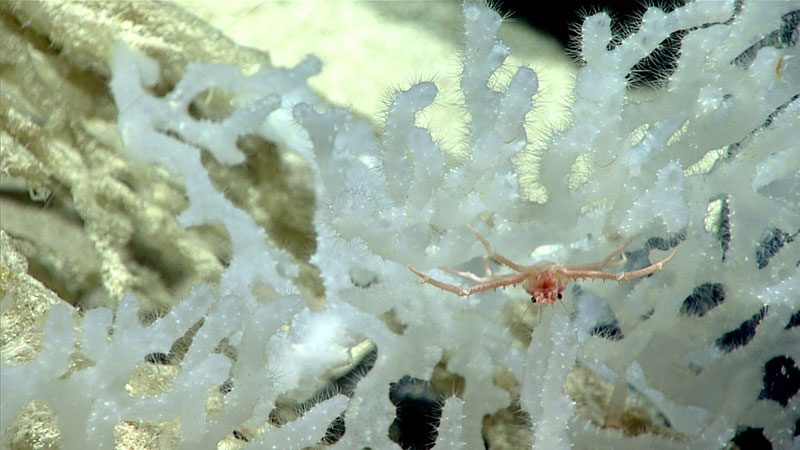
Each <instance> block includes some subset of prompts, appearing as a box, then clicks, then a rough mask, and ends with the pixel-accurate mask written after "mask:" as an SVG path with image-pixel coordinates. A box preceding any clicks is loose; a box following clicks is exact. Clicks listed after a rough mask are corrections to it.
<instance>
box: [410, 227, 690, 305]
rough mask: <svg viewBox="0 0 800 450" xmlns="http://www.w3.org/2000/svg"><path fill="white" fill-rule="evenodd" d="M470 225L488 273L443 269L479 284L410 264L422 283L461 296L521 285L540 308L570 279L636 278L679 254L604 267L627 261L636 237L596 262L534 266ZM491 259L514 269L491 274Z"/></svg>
mask: <svg viewBox="0 0 800 450" xmlns="http://www.w3.org/2000/svg"><path fill="white" fill-rule="evenodd" d="M467 228H469V231H471V232H472V234H474V235H475V237H477V238H478V240H480V241H481V243H482V244H483V246H484V247H485V248H486V253H487V255H486V256H484V257H483V267H484V269H485V271H486V273H485V275H484V276H482V277H481V276H478V275H476V274H474V273H472V272H462V271H458V270H454V269H450V268H448V267H442V270H444V271H446V272H450V273H453V274H456V275H459V276H462V277H464V278H469V279H471V280H474V281H477V282H478V284H475V285H473V286H469V287H462V286H455V285H452V284H447V283H444V282H442V281H439V280H434V279H433V278H431V277H429V276H427V275H425V274H424V273H422V272H420V271H418V270H417V269H415V268H414V267H412V266H411V265H409V266H408V268H409V269H410V270H411V271H412V272H414V273H415V274H416V275H417V276H418V277H420V278H422V281H421V283H422V284H426V283H427V284H432V285H434V286H436V287H438V288H439V289H443V290H445V291H450V292H453V293H454V294H456V295H460V296H469V295H472V294H474V293H476V292H483V291H486V290H489V289H497V288H499V287H502V288H505V287H506V286H516V285H518V284H522V286H523V288H524V289H525V291H527V292H528V294H531V302H532V303H538V304H539V308H541V306H542V304H544V305H552V304H555V302H556V300H561V299H562V298H563V295H562V294H561V292H562V291H564V289H565V288H566V287H567V283H569V281H570V280H575V279H581V278H591V279H600V280H616V281H619V282H623V281H628V280H633V279H635V278H639V277H643V276H645V275H649V274H651V273H653V272H655V271H658V270H661V269H662V268H663V267H664V264H666V263H668V262H670V261H671V260H672V258H674V257H675V254H676V253H677V250H673V251H672V253H671V254H670V255H669V256H667V257H666V258H664V259H662V260H661V261H659V262H657V263H655V264H651V265H649V266H647V267H645V268H643V269H639V270H634V271H631V272H616V273H614V272H606V271H605V270H604V269H606V268H609V267H614V266H619V265H622V264H624V263H625V261H626V259H625V255H624V254H623V253H622V251H623V250H625V248H626V247H627V246H628V244H630V243H631V241H632V240H633V239H629V240H628V241H627V242H625V243H624V244H623V245H622V246H621V247H619V248H618V249H616V250H614V251H613V252H611V254H609V255H608V256H606V258H605V259H603V260H602V261H599V262H596V263H589V264H559V263H553V262H549V261H541V262H538V263H536V264H533V265H531V266H523V265H520V264H517V263H514V262H512V261H510V260H509V259H507V258H505V257H504V256H502V255H500V254H499V253H497V252H495V251H494V250H492V246H491V245H489V242H488V241H487V240H486V239H485V238H484V237H483V236H481V234H480V233H478V231H477V230H475V228H472V227H471V226H469V225H467ZM488 258H492V259H493V260H495V261H497V262H499V263H500V264H503V265H505V266H507V267H509V268H511V269H512V270H514V272H513V273H510V274H507V275H495V276H492V274H491V271H490V270H489V264H488Z"/></svg>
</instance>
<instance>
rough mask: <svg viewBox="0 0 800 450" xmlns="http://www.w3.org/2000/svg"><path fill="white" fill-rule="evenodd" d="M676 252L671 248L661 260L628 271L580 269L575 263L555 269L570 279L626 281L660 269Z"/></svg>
mask: <svg viewBox="0 0 800 450" xmlns="http://www.w3.org/2000/svg"><path fill="white" fill-rule="evenodd" d="M677 252H678V251H677V250H673V251H672V253H671V254H670V255H669V256H667V257H666V258H664V259H662V260H661V261H659V262H657V263H655V264H651V265H649V266H647V267H645V268H643V269H639V270H633V271H630V272H619V273H612V272H603V271H602V270H582V267H581V266H577V265H576V266H572V265H570V266H561V267H559V268H558V269H556V270H557V271H558V272H559V273H561V274H562V275H564V276H566V277H567V278H572V279H578V278H596V279H602V280H615V281H628V280H632V279H634V278H639V277H643V276H645V275H649V274H651V273H653V272H656V271H658V270H661V268H662V267H664V264H666V263H668V262H670V260H672V258H674V257H675V254H676V253H677ZM598 264H599V263H598Z"/></svg>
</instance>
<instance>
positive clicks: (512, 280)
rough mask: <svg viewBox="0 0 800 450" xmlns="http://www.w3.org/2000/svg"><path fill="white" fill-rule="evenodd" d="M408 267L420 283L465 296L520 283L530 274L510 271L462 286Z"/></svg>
mask: <svg viewBox="0 0 800 450" xmlns="http://www.w3.org/2000/svg"><path fill="white" fill-rule="evenodd" d="M408 268H409V269H411V271H412V272H414V274H416V275H417V276H418V277H420V278H422V281H420V283H422V284H431V285H434V286H436V287H438V288H439V289H444V290H445V291H450V292H452V293H454V294H456V295H460V296H462V297H466V296H469V295H472V294H474V293H476V292H483V291H487V290H489V289H497V288H499V287H506V286H515V285H517V284H520V283H522V282H523V281H525V279H526V278H528V277H529V276H530V274H529V273H511V274H508V275H501V276H497V277H494V278H492V279H491V280H489V281H486V282H484V283H479V284H475V285H472V286H468V287H463V286H456V285H454V284H448V283H445V282H443V281H439V280H436V279H433V278H431V277H429V276H428V275H425V274H424V273H422V272H420V271H419V270H417V269H415V268H414V267H413V266H411V265H409V266H408Z"/></svg>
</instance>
